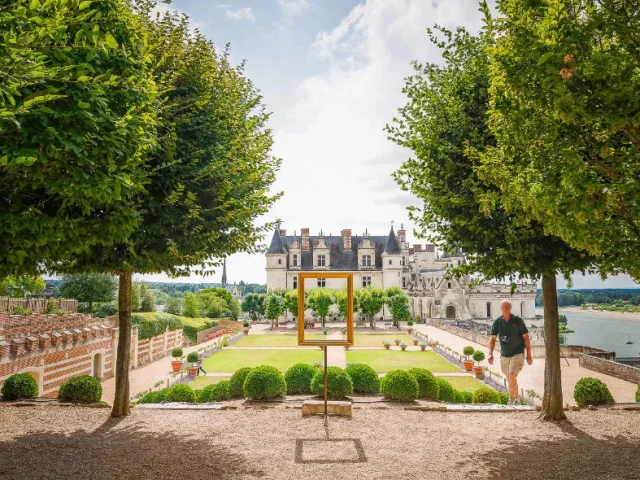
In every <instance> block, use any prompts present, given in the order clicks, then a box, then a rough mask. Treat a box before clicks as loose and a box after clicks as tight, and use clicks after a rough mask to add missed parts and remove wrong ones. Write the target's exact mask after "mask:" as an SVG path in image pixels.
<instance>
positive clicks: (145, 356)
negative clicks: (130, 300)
mask: <svg viewBox="0 0 640 480" xmlns="http://www.w3.org/2000/svg"><path fill="white" fill-rule="evenodd" d="M182 344H183V336H182V329H180V330H167V331H165V332H164V333H163V334H162V335H158V336H156V337H152V338H147V339H145V340H138V328H137V327H134V328H133V329H132V331H131V357H130V362H129V365H130V367H131V368H138V367H141V366H142V365H146V364H148V363H151V362H154V361H156V360H158V359H160V358H162V357H166V356H167V355H170V354H171V350H173V349H174V348H176V347H182Z"/></svg>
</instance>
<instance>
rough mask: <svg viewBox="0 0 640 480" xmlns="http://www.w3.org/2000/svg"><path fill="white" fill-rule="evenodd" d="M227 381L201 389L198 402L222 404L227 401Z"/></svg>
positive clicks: (228, 397)
mask: <svg viewBox="0 0 640 480" xmlns="http://www.w3.org/2000/svg"><path fill="white" fill-rule="evenodd" d="M230 398H231V397H230V396H229V380H222V381H220V382H218V383H214V384H212V385H207V386H206V387H204V388H203V389H202V394H201V395H200V399H199V400H198V401H199V402H222V401H224V400H229V399H230Z"/></svg>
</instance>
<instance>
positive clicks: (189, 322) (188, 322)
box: [179, 318, 220, 343]
mask: <svg viewBox="0 0 640 480" xmlns="http://www.w3.org/2000/svg"><path fill="white" fill-rule="evenodd" d="M179 320H180V321H181V322H182V334H183V335H184V336H185V337H187V338H188V339H189V341H190V342H191V343H197V342H198V332H200V331H202V330H206V329H207V328H213V327H217V326H218V325H219V324H220V322H218V321H217V320H210V319H207V320H203V321H202V323H201V324H199V325H195V323H196V322H195V321H194V319H192V318H187V319H185V320H182V319H179Z"/></svg>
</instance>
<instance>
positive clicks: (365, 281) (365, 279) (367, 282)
mask: <svg viewBox="0 0 640 480" xmlns="http://www.w3.org/2000/svg"><path fill="white" fill-rule="evenodd" d="M369 285H371V277H362V286H363V287H368V286H369Z"/></svg>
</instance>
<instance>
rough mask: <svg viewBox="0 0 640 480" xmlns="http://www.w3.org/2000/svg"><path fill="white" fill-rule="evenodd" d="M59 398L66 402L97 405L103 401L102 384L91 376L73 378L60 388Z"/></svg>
mask: <svg viewBox="0 0 640 480" xmlns="http://www.w3.org/2000/svg"><path fill="white" fill-rule="evenodd" d="M58 398H59V399H60V400H63V401H65V402H79V403H96V402H99V401H100V400H101V399H102V384H101V383H100V380H98V379H97V378H95V377H91V376H89V375H80V376H79V377H73V378H70V379H69V380H67V381H66V382H64V383H63V384H62V385H61V386H60V391H59V392H58Z"/></svg>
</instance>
